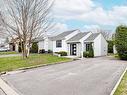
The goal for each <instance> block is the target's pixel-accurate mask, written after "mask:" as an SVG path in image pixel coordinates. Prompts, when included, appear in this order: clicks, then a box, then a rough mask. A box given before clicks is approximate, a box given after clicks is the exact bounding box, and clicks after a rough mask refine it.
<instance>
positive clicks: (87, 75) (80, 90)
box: [3, 57, 127, 95]
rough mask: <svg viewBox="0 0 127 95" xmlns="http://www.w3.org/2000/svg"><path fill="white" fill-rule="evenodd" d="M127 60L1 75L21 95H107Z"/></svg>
mask: <svg viewBox="0 0 127 95" xmlns="http://www.w3.org/2000/svg"><path fill="white" fill-rule="evenodd" d="M126 66H127V62H126V61H119V60H115V59H112V58H109V57H100V58H93V59H82V60H78V61H74V62H68V63H63V64H57V65H52V66H47V67H40V68H37V69H32V70H28V71H26V72H22V73H16V74H12V75H6V76H3V79H4V80H5V81H7V82H8V84H9V85H10V86H11V87H12V88H14V89H15V90H16V91H17V92H20V93H22V95H110V92H111V91H112V89H113V87H114V86H115V84H116V82H117V81H118V79H119V77H120V75H121V74H122V73H123V71H124V69H125V67H126Z"/></svg>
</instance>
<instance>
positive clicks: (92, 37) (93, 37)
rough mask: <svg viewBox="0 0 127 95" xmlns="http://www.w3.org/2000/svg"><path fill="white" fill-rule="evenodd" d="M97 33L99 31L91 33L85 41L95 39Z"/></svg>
mask: <svg viewBox="0 0 127 95" xmlns="http://www.w3.org/2000/svg"><path fill="white" fill-rule="evenodd" d="M99 34H100V33H93V34H91V35H90V36H89V37H88V38H87V39H86V40H85V41H86V42H93V41H94V40H95V39H96V37H98V35H99Z"/></svg>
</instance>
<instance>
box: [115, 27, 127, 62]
mask: <svg viewBox="0 0 127 95" xmlns="http://www.w3.org/2000/svg"><path fill="white" fill-rule="evenodd" d="M115 46H116V50H117V52H118V55H119V57H120V59H122V60H127V26H124V25H121V26H118V27H117V29H116V35H115Z"/></svg>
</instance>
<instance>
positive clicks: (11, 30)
mask: <svg viewBox="0 0 127 95" xmlns="http://www.w3.org/2000/svg"><path fill="white" fill-rule="evenodd" d="M5 3H6V4H7V13H6V14H7V16H4V18H2V21H3V23H4V27H5V28H6V31H8V34H9V35H10V36H11V37H12V39H18V41H19V43H20V44H21V50H22V55H23V58H27V57H28V56H29V51H30V46H31V43H32V41H33V40H34V39H36V38H37V37H39V36H42V35H43V34H44V32H47V31H48V30H49V29H51V27H53V25H52V21H53V19H52V15H51V9H52V6H53V1H52V0H5ZM6 17H7V18H8V19H6Z"/></svg>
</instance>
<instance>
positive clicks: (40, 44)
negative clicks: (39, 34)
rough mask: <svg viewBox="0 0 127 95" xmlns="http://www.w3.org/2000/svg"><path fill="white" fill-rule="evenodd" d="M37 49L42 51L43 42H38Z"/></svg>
mask: <svg viewBox="0 0 127 95" xmlns="http://www.w3.org/2000/svg"><path fill="white" fill-rule="evenodd" d="M38 49H39V50H41V49H44V41H40V42H38Z"/></svg>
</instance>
